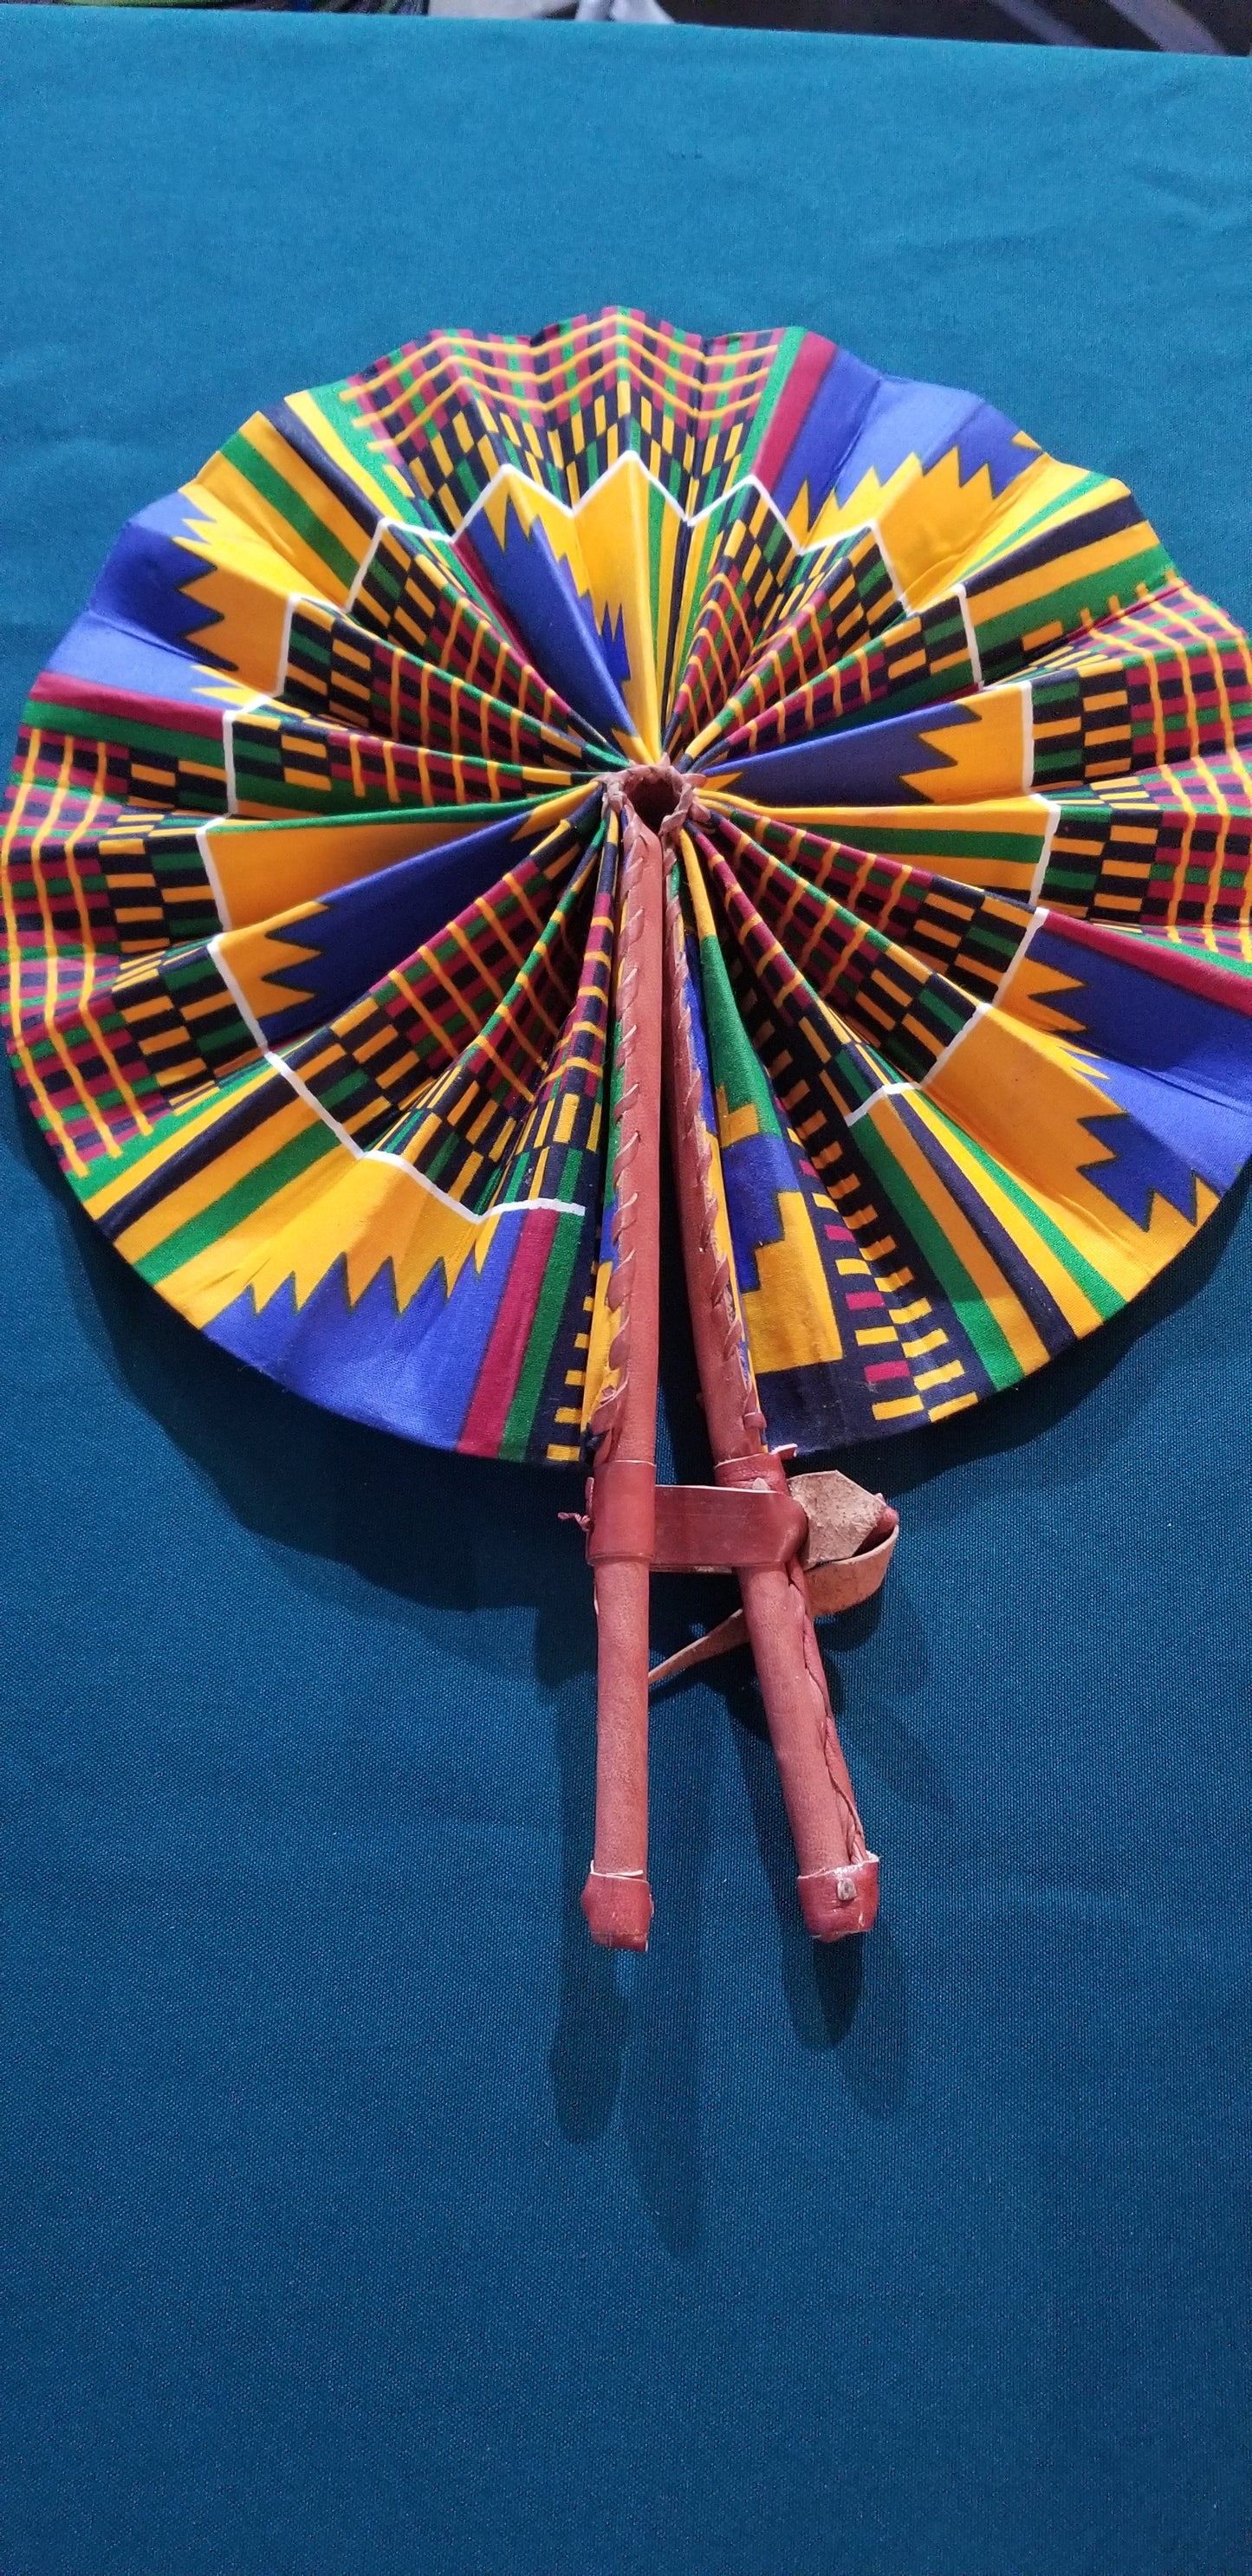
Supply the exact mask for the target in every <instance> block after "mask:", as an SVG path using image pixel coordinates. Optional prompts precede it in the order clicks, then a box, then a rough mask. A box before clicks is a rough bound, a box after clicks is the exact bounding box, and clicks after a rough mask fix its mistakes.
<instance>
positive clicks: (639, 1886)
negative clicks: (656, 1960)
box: [582, 1862, 652, 1950]
mask: <svg viewBox="0 0 1252 2576" xmlns="http://www.w3.org/2000/svg"><path fill="white" fill-rule="evenodd" d="M582 1909H583V1912H584V1914H585V1915H586V1917H587V1926H588V1929H589V1931H590V1933H591V1937H592V1940H593V1941H598V1942H599V1944H600V1947H601V1949H602V1950H646V1949H647V1946H648V1926H649V1924H650V1923H651V1921H652V1890H651V1888H650V1887H649V1885H648V1882H647V1879H646V1878H645V1877H644V1874H643V1871H642V1870H610V1869H605V1870H601V1869H597V1868H596V1866H595V1864H594V1862H593V1863H592V1866H591V1868H590V1870H589V1871H588V1873H587V1884H586V1886H585V1887H584V1889H583V1892H582Z"/></svg>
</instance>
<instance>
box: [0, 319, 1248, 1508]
mask: <svg viewBox="0 0 1252 2576" xmlns="http://www.w3.org/2000/svg"><path fill="white" fill-rule="evenodd" d="M662 758H667V759H668V760H670V761H671V762H672V763H673V764H674V765H675V766H676V768H677V769H679V770H680V771H682V772H684V773H690V776H691V780H692V784H693V787H694V791H695V802H694V804H693V806H692V809H691V812H690V814H689V816H688V817H687V821H686V825H685V827H684V829H683V831H682V833H681V834H680V835H678V836H677V839H676V842H675V844H674V848H675V852H676V855H675V859H674V865H675V868H676V869H677V871H678V876H679V881H680V890H681V903H682V910H683V920H684V922H685V928H686V940H687V960H686V972H687V979H688V984H689V995H688V998H689V1001H690V1006H691V1013H692V1028H693V1044H694V1047H695V1051H696V1056H697V1058H698V1061H699V1065H700V1070H701V1073H702V1076H703V1079H704V1102H703V1118H704V1122H705V1126H706V1128H707V1131H708V1135H709V1137H710V1139H711V1140H712V1143H713V1146H714V1152H713V1159H712V1163H711V1166H710V1170H711V1175H712V1186H714V1187H715V1189H716V1192H717V1194H718V1206H719V1221H720V1224H721V1227H722V1233H723V1237H724V1247H725V1253H726V1258H727V1260H728V1262H729V1264H730V1270H731V1279H732V1284H733V1288H734V1290H735V1292H736V1293H737V1298H738V1306H739V1313H740V1317H741V1325H742V1330H743V1332H744V1334H745V1335H746V1341H747V1347H748V1351H749V1354H750V1359H751V1366H752V1369H753V1371H754V1373H755V1381H756V1386H757V1390H758V1392H759V1399H760V1404H761V1407H762V1409H763V1412H764V1415H765V1419H766V1423H767V1427H768V1438H769V1441H770V1443H771V1444H772V1445H773V1446H775V1447H778V1446H781V1445H783V1444H785V1443H788V1442H793V1443H795V1444H796V1446H797V1447H798V1449H799V1450H800V1451H801V1452H812V1451H816V1450H821V1449H826V1448H829V1447H832V1446H838V1445H839V1444H842V1443H845V1442H849V1441H856V1440H862V1439H865V1438H873V1437H877V1436H878V1435H880V1434H886V1433H891V1432H896V1431H906V1430H912V1429H913V1428H915V1427H916V1426H918V1425H920V1424H922V1423H924V1422H937V1421H942V1420H943V1419H945V1418H946V1417H947V1416H949V1415H951V1414H953V1413H955V1412H957V1411H959V1410H961V1409H962V1408H964V1407H968V1406H972V1405H975V1404H979V1403H981V1402H982V1401H983V1400H984V1399H985V1398H986V1397H988V1396H991V1395H993V1394H995V1393H996V1392H997V1390H999V1389H1001V1388H1004V1387H1008V1386H1011V1385H1013V1384H1014V1383H1015V1382H1016V1381H1017V1380H1018V1379H1020V1378H1022V1377H1024V1376H1025V1375H1027V1374H1028V1373H1029V1372H1030V1371H1031V1370H1033V1369H1037V1368H1039V1367H1041V1366H1042V1364H1043V1363H1044V1362H1045V1361H1046V1360H1048V1359H1049V1358H1051V1357H1052V1356H1053V1355H1054V1354H1056V1353H1058V1352H1061V1351H1064V1350H1065V1349H1066V1348H1067V1347H1068V1346H1069V1345H1070V1344H1071V1343H1072V1342H1073V1341H1074V1339H1075V1338H1076V1337H1077V1336H1080V1335H1082V1334H1085V1333H1088V1332H1090V1331H1092V1330H1093V1328H1094V1327H1095V1326H1096V1325H1098V1324H1099V1323H1101V1322H1102V1321H1103V1320H1104V1319H1105V1318H1106V1317H1108V1316H1110V1315H1112V1314H1114V1313H1116V1312H1117V1311H1118V1309H1119V1308H1120V1307H1122V1306H1123V1305H1124V1304H1125V1302H1126V1301H1127V1299H1129V1298H1131V1297H1133V1296H1135V1295H1136V1294H1137V1292H1138V1291H1139V1290H1140V1289H1141V1288H1143V1287H1144V1286H1145V1284H1146V1283H1147V1281H1149V1280H1150V1279H1151V1278H1152V1277H1153V1276H1154V1274H1155V1273H1156V1272H1157V1271H1159V1270H1160V1268H1161V1267H1162V1265H1163V1264H1164V1263H1165V1262H1167V1261H1169V1260H1170V1259H1171V1258H1172V1257H1173V1255H1174V1254H1175V1253H1177V1252H1178V1251H1180V1250H1181V1248H1182V1247H1183V1245H1185V1244H1186V1243H1187V1242H1189V1241H1190V1239H1191V1236H1192V1235H1193V1233H1194V1232H1195V1230H1196V1228H1197V1226H1199V1225H1200V1224H1202V1223H1203V1221H1204V1219H1205V1218H1206V1217H1207V1216H1208V1215H1209V1213H1210V1212H1211V1210H1212V1209H1213V1207H1214V1206H1215V1205H1216V1203H1217V1200H1218V1198H1219V1197H1220V1195H1221V1193H1222V1191H1223V1190H1225V1189H1226V1188H1227V1186H1228V1185H1229V1183H1230V1182H1231V1181H1232V1180H1233V1179H1234V1177H1235V1175H1236V1173H1237V1172H1238V1170H1239V1168H1240V1166H1241V1165H1242V1164H1243V1162H1244V1160H1245V1159H1246V1157H1247V1156H1248V1154H1249V1152H1250V1151H1252V1017H1250V1014H1252V929H1250V913H1252V847H1250V844H1252V664H1250V659H1249V648H1248V644H1247V641H1246V639H1245V637H1244V636H1243V635H1242V634H1241V633H1240V631H1239V630H1238V628H1237V627H1235V626H1234V625H1233V624H1232V623H1231V620H1230V619H1229V618H1228V617H1226V616H1225V615H1224V614H1223V613H1222V611H1221V610H1220V609H1219V608H1216V607H1214V606H1213V605H1212V604H1211V602H1209V601H1208V600H1206V599H1202V598H1200V597H1198V596H1197V595H1196V593H1195V592H1194V591H1192V590H1191V589H1190V588H1189V587H1188V585H1187V584H1186V582H1185V581H1184V580H1183V579H1182V578H1181V576H1180V575H1179V573H1178V572H1177V571H1176V570H1175V568H1174V566H1173V565H1172V563H1171V562H1170V560H1169V557H1168V555H1167V554H1166V552H1165V549H1164V547H1163V546H1162V544H1161V542H1160V540H1159V538H1158V537H1157V536H1156V535H1155V534H1154V532H1153V530H1152V528H1151V527H1150V526H1149V524H1148V522H1147V521H1146V520H1145V519H1144V517H1143V515H1142V513H1141V511H1140V510H1139V508H1138V506H1137V504H1136V502H1135V501H1134V500H1133V499H1132V497H1131V495H1130V493H1129V492H1128V491H1127V490H1126V488H1125V486H1124V485H1122V484H1121V483H1118V482H1115V481H1112V480H1110V479H1109V478H1108V477H1107V476H1105V475H1102V474H1100V473H1098V472H1084V471H1082V470H1081V469H1079V468H1077V467H1074V466H1069V465H1062V464H1059V463H1057V462H1056V461H1055V460H1054V459H1053V458H1052V457H1050V456H1048V455H1045V454H1044V453H1042V452H1041V450H1040V449H1039V447H1038V446H1037V445H1036V444H1035V442H1034V440H1033V439H1031V438H1030V437H1028V436H1027V434H1026V433H1025V431H1023V430H1020V429H1015V428H1014V427H1013V425H1012V424H1011V422H1009V421H1007V420H1005V419H1004V418H1003V417H1002V416H1001V414H1000V413H998V412H996V411H994V410H992V409H991V408H990V407H989V406H988V405H987V404H986V403H984V402H980V401H978V400H977V399H975V398H974V397H972V396H971V395H968V394H963V393H956V392H951V391H949V390H946V389H944V388H942V387H939V386H935V385H927V384H916V383H910V382H907V381H905V380H903V379H900V378H895V377H889V376H882V375H879V374H877V373H876V372H875V371H874V370H873V368H871V367H868V366H866V365H864V364H862V363H861V361H860V360H859V359H857V358H855V357H853V356H852V355H851V354H850V352H849V351H847V350H845V349H837V348H835V347H833V346H832V345H831V344H830V343H829V342H828V341H826V340H823V339H819V338H818V337H816V336H815V335H814V334H812V333H808V332H804V331H799V330H779V331H771V332H757V333H747V334H744V335H742V336H738V337H734V338H730V339H722V340H712V341H707V342H706V341H702V340H700V339H697V338H694V337H692V336H690V335H688V334H685V333H683V332H681V331H678V330H676V329H674V328H672V327H671V326H670V325H668V324H665V323H656V322H651V321H648V320H647V319H645V317H644V316H643V315H642V314H638V313H629V312H608V313H605V314H602V315H601V316H600V317H599V318H598V319H595V320H579V321H574V322H570V323H568V324H563V325H561V326H559V327H554V328H552V329H548V330H544V331H541V332H539V333H537V334H536V336H535V337H534V338H533V339H504V338H480V337H475V336H473V335H471V334H468V333H456V332H446V333H437V334H435V335H433V336H432V337H431V338H430V339H428V340H426V341H424V342H422V343H420V344H415V345H410V346H407V347H405V348H402V349H399V350H397V351H396V352H395V353H394V354H393V355H391V356H389V357H387V358H384V359H383V360H381V361H380V362H379V363H378V364H377V365H376V366H373V367H370V368H368V369H367V370H366V372H365V373H364V374H362V375H358V376H351V377H348V378H346V379H345V380H344V381H343V382H342V383H339V384H333V385H328V386H323V387H322V388H321V389H320V390H318V391H316V392H313V393H301V394H295V395H293V396H292V397H291V399H290V400H289V401H286V402H280V403H278V404H276V405H275V406H274V408H273V409H272V410H269V411H265V412H258V413H257V414H255V415H254V417H253V418H252V419H251V420H250V421H249V422H248V423H247V424H246V426H245V427H244V428H243V429H242V430H240V432H239V433H238V435H237V436H236V437H234V438H232V439H230V440H229V441H228V443H227V444H226V446H225V447H224V448H223V449H222V450H221V452H220V453H219V454H218V455H216V456H214V457H213V458H211V459H210V461H209V463H208V464H207V465H206V466H205V467H204V469H203V471H202V472H201V473H199V474H198V475H196V476H195V477H194V478H193V480H192V481H190V482H189V483H187V484H186V485H185V486H184V487H183V489H182V490H181V491H179V492H176V493H175V494H173V495H172V496H171V497H170V498H169V499H167V500H163V501H158V502H156V503H155V504H154V505H153V506H152V508H150V509H147V510H144V511H142V512H141V513H140V515H139V516H138V517H137V518H136V519H134V520H133V521H132V522H131V524H130V526H129V527H127V528H126V529H125V531H124V532H123V534H122V536H121V537H120V539H119V541H118V543H117V545H116V546H115V548H114V551H113V553H112V555H111V556H110V558H109V561H108V563H107V564H106V566H105V569H104V571H103V573H102V574H101V576H100V579H99V581H98V583H97V585H96V588H95V591H94V592H93V594H92V597H91V600H90V602H89V604H88V606H87V608H86V609H85V611H84V613H83V615H82V616H81V617H80V618H79V620H78V622H77V624H76V625H74V626H73V627H72V628H71V630H70V632H69V634H68V635H67V636H66V638H65V641H64V643H63V644H62V645H61V646H60V648H59V649H58V651H57V652H56V653H55V654H54V656H53V659H52V661H51V663H50V665H49V667H48V669H47V670H46V671H44V672H43V673H42V674H41V676H40V678H39V679H38V680H37V681H36V683H35V685H34V688H33V690H32V692H31V696H30V699H29V702H28V704H27V707H26V710H25V718H24V722H23V726H22V732H21V737H20V740H19V743H18V748H17V754H16V759H15V763H14V768H13V773H12V782H11V786H10V790H9V794H8V799H7V805H6V809H5V822H4V840H3V891H4V908H5V927H6V937H7V951H8V957H9V1014H10V1017H9V1028H10V1041H9V1042H10V1047H11V1051H12V1055H13V1058H14V1062H15V1065H16V1068H17V1072H18V1077H19V1079H20V1082H21V1084H22V1086H23V1089H24V1091H25V1093H26V1096H27V1098H28V1100H29V1102H30V1105H31V1107H32V1109H33V1111H34V1113H35V1116H36V1117H37V1119H38V1120H39V1122H40V1125H41V1126H42V1127H43V1129H44V1132H45V1133H46V1135H47V1137H48V1139H49V1141H50V1143H51V1144H52V1146H53V1148H54V1150H55V1152H56V1154H57V1156H58V1158H59V1160H60V1163H61V1166H62V1168H63V1170H64V1171H65V1173H66V1175H67V1177H68V1179H69V1181H70V1182H71V1184H72V1186H73V1188H74V1190H75V1191H76V1193H77V1194H78V1196H79V1198H80V1199H81V1201H82V1203H83V1205H84V1206H85V1207H86V1208H87V1209H88V1210H89V1212H90V1213H91V1215H92V1216H93V1217H94V1218H95V1219H96V1221H97V1223H98V1224H99V1225H100V1226H101V1228H102V1229H103V1230H104V1232H105V1233H106V1234H107V1235H108V1236H109V1237H110V1239H111V1240H112V1241H113V1242H114V1243H115V1244H116V1246H117V1248H118V1250H119V1251H120V1252H121V1253H122V1254H123V1255H124V1256H125V1258H126V1259H127V1260H128V1261H130V1262H131V1263H133V1264H134V1266H135V1268H136V1269H137V1270H139V1271H140V1272H141V1273H142V1275H143V1277H144V1278H145V1279H147V1280H149V1281H151V1283H152V1285H153V1286H154V1287H155V1288H157V1289H159V1291H160V1293H161V1294H162V1296H164V1297H166V1298H168V1299H169V1300H170V1302H171V1303H172V1304H173V1305H174V1306H176V1307H177V1308H178V1309H179V1310H180V1311H181V1312H182V1313H183V1314H184V1315H186V1316H187V1317H189V1318H190V1320H191V1321H192V1322H193V1323H194V1324H196V1325H198V1326H199V1327H200V1328H201V1330H202V1331H204V1332H205V1333H207V1334H208V1335H209V1336H210V1337H211V1338H212V1339H213V1340H214V1341H216V1342H218V1343H221V1344H222V1345H223V1346H224V1347H225V1348H226V1349H228V1350H230V1351H233V1352H235V1353H237V1354H238V1355H239V1356H240V1357H241V1358H243V1359H245V1360H247V1361H250V1362H251V1363H252V1364H253V1365H254V1366H256V1367H257V1368H260V1369H263V1370H266V1371H268V1372H269V1373H270V1375H272V1376H273V1377H275V1378H277V1379H278V1380H280V1381H281V1382H282V1383H283V1384H284V1385H285V1386H288V1387H292V1388H295V1389H298V1390H299V1391H300V1393H302V1394H303V1395H306V1396H310V1397H312V1398H314V1399H316V1400H317V1401H318V1402H319V1403H321V1404H325V1405H329V1406H332V1407H335V1408H337V1409H338V1410H340V1411H342V1412H344V1413H348V1414H352V1415H356V1416H358V1417H360V1418H362V1419H364V1420H367V1421H370V1422H373V1423H377V1424H381V1425H384V1426H385V1427H387V1428H388V1429H390V1430H393V1431H396V1432H400V1433H402V1434H404V1435H406V1436H408V1437H410V1438H414V1439H418V1440H422V1441H428V1442H433V1443H435V1444H437V1445H439V1446H442V1447H446V1448H459V1449H463V1450H468V1451H473V1452H475V1453H478V1454H480V1455H485V1456H501V1457H508V1458H518V1459H521V1458H527V1459H538V1460H551V1461H554V1462H564V1463H568V1462H571V1461H573V1460H575V1459H577V1458H578V1457H579V1455H580V1452H581V1449H582V1445H583V1441H584V1435H585V1433H586V1431H587V1427H588V1425H589V1423H590V1421H591V1417H592V1415H593V1412H594V1411H595V1409H596V1406H597V1404H598V1402H600V1401H601V1400H602V1399H603V1398H604V1396H605V1391H606V1378H607V1377H609V1376H611V1367H612V1363H611V1359H610V1345H611V1319H610V1316H609V1313H608V1309H607V1304H606V1297H607V1288H608V1283H609V1279H610V1276H611V1270H612V1263H613V1259H614V1243H615V1233H614V1226H613V1213H614V1211H613V1208H612V1206H611V1205H610V1204H606V1195H607V1194H608V1189H609V1184H608V1180H607V1175H609V1174H610V1173H611V1171H612V1168H613V1153H612V1144H613V1137H612V1129H613V1119H614V1068H613V1054H614V1021H613V1007H614V961H615V940H616V925H617V906H618V898H619V886H618V876H619V833H620V825H619V818H618V814H617V812H616V811H615V809H614V804H613V801H612V798H611V795H610V793H609V790H610V787H611V783H612V782H613V780H614V779H615V778H616V777H618V776H619V775H620V773H621V772H622V771H623V769H624V768H625V767H627V766H628V765H630V764H639V763H655V762H657V761H658V760H660V759H662ZM609 1392H610V1393H611V1388H610V1389H609Z"/></svg>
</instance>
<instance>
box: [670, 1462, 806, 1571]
mask: <svg viewBox="0 0 1252 2576" xmlns="http://www.w3.org/2000/svg"><path fill="white" fill-rule="evenodd" d="M807 1532H808V1521H807V1519H806V1517H805V1514H804V1512H803V1511H802V1510H801V1508H800V1505H799V1504H798V1503H795V1502H793V1501H792V1499H791V1496H790V1494H788V1493H787V1492H786V1491H785V1490H784V1491H783V1492H782V1493H771V1492H770V1490H769V1488H768V1486H765V1485H762V1484H760V1483H758V1484H757V1485H755V1486H750V1487H746V1488H745V1487H742V1486H741V1487H740V1488H739V1489H738V1490H737V1491H736V1490H733V1489H732V1490H727V1489H725V1488H723V1487H721V1486H719V1485H658V1487H657V1490H656V1547H655V1551H654V1554H653V1558H652V1563H653V1566H654V1568H655V1570H656V1572H657V1573H658V1574H720V1573H730V1572H732V1571H733V1570H734V1569H736V1568H737V1567H739V1566H741V1565H789V1564H790V1562H791V1559H792V1557H793V1556H794V1555H795V1554H796V1552H797V1550H798V1549H799V1548H801V1547H802V1546H803V1545H804V1541H805V1537H806V1535H807Z"/></svg>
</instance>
